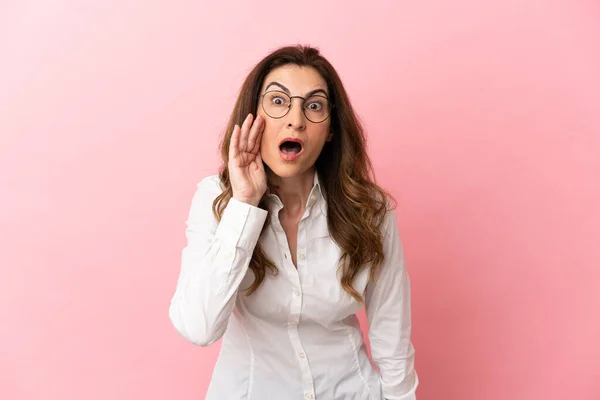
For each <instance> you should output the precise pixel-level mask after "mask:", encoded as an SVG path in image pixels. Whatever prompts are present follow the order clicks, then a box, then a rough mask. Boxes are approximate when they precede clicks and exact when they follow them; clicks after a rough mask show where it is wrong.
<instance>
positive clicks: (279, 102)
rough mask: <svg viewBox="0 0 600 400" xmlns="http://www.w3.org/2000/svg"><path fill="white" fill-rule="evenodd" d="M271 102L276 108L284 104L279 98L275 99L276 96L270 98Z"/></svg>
mask: <svg viewBox="0 0 600 400" xmlns="http://www.w3.org/2000/svg"><path fill="white" fill-rule="evenodd" d="M271 102H272V103H273V104H276V105H278V106H281V105H283V103H284V101H283V99H282V98H281V97H277V96H273V97H272V98H271Z"/></svg>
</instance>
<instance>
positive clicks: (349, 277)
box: [213, 45, 393, 302]
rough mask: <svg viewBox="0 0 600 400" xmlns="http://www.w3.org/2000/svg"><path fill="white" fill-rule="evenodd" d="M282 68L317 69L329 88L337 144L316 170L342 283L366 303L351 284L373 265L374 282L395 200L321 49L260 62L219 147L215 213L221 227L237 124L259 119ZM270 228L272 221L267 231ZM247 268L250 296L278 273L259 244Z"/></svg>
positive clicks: (285, 51)
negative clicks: (380, 180) (271, 81)
mask: <svg viewBox="0 0 600 400" xmlns="http://www.w3.org/2000/svg"><path fill="white" fill-rule="evenodd" d="M284 65H297V66H302V67H312V68H314V69H315V70H316V71H317V72H319V74H320V75H321V76H322V77H323V79H324V80H325V82H327V87H328V89H329V97H330V99H331V101H332V104H334V105H335V107H334V108H333V109H332V113H331V116H330V118H331V132H333V138H332V140H331V141H330V142H326V143H325V146H324V147H323V150H322V152H321V154H320V155H319V157H318V159H317V161H316V162H315V167H316V169H317V171H318V173H319V179H320V182H321V186H322V188H323V190H325V193H326V196H325V197H326V199H327V207H328V212H327V224H328V228H329V233H330V235H331V238H332V239H333V240H334V241H335V243H336V244H337V245H338V246H339V247H340V249H341V250H342V256H341V257H340V260H339V261H340V262H339V268H341V269H342V276H341V279H340V283H341V285H342V287H343V288H344V290H345V291H346V292H348V293H349V294H350V295H351V296H352V297H354V298H355V299H356V300H358V301H360V302H362V301H363V296H362V295H361V294H360V293H359V292H358V291H357V290H356V289H355V288H354V287H353V285H352V282H353V281H354V278H355V277H356V275H357V274H358V273H359V272H360V271H361V270H362V269H363V268H366V267H367V266H368V265H369V264H370V265H371V271H370V279H371V280H372V279H373V277H374V276H375V273H376V271H377V269H378V268H379V267H380V265H381V263H382V261H383V258H384V254H383V237H382V233H381V230H380V228H381V225H382V223H383V220H384V217H385V214H386V212H387V210H388V209H389V208H388V206H389V205H390V200H393V198H392V197H391V196H390V195H389V193H387V192H386V191H385V190H384V189H382V188H381V187H379V186H378V185H377V184H376V183H375V177H374V174H373V168H372V164H371V161H370V159H369V157H368V154H367V149H366V139H365V135H364V130H363V128H362V126H361V124H360V122H359V120H358V118H357V116H356V115H355V113H354V110H353V109H352V105H351V104H350V99H349V98H348V95H347V93H346V90H345V89H344V87H343V85H342V81H341V79H340V77H339V75H338V74H337V72H336V70H335V69H334V68H333V66H332V65H331V64H330V63H329V62H328V61H327V60H326V59H325V58H324V57H323V56H322V55H321V54H320V52H319V50H318V49H317V48H315V47H311V46H302V45H297V46H286V47H282V48H279V49H277V50H275V51H273V52H272V53H270V54H269V55H267V56H266V57H265V58H264V59H262V60H261V61H260V62H259V63H258V64H257V65H256V66H255V67H254V68H253V69H252V71H251V72H250V74H249V75H248V76H247V77H246V79H245V81H244V83H243V84H242V87H241V89H240V92H239V95H238V98H237V101H236V103H235V106H234V108H233V112H232V113H231V116H230V118H229V122H228V124H227V128H226V130H225V133H224V135H223V139H222V141H221V143H220V150H221V156H222V159H223V165H222V166H221V168H220V170H219V176H220V180H221V185H222V187H223V188H224V190H223V193H221V194H220V195H219V196H218V197H217V198H216V199H215V201H214V203H213V213H214V215H215V218H217V220H218V221H220V220H221V216H222V214H223V211H224V209H225V207H226V206H227V204H228V202H229V200H230V199H231V197H232V194H233V193H232V189H231V183H230V181H229V173H228V169H227V163H228V160H229V142H230V140H231V135H232V132H233V128H234V126H235V125H236V124H237V125H239V126H241V125H242V123H243V122H244V119H245V118H246V116H247V115H248V114H249V113H252V114H253V115H256V112H257V108H258V105H259V91H260V89H261V87H262V84H263V81H264V79H265V77H266V76H267V75H268V74H269V72H271V71H272V70H273V69H275V68H278V67H281V66H284ZM266 201H267V199H266V195H265V196H263V198H262V199H261V201H260V203H259V204H258V207H260V208H262V209H264V210H267V209H268V208H267V203H266ZM268 224H269V217H267V222H266V223H265V224H264V227H263V231H264V229H265V228H266V227H267V226H268ZM249 267H250V269H251V270H252V272H253V273H254V282H253V283H252V285H251V286H250V287H249V288H248V290H247V294H248V295H250V294H252V293H254V291H256V289H258V287H259V286H260V285H261V283H262V282H263V280H264V279H265V275H266V273H267V271H268V272H271V273H274V274H276V273H277V267H276V266H275V264H274V263H273V261H271V260H270V259H268V258H267V256H266V254H265V252H264V251H263V249H262V248H261V246H260V243H259V244H257V245H256V247H255V249H254V253H253V255H252V258H251V261H250V266H249Z"/></svg>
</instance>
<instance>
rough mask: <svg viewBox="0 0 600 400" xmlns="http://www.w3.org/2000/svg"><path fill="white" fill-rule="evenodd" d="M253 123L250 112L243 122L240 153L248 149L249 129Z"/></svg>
mask: <svg viewBox="0 0 600 400" xmlns="http://www.w3.org/2000/svg"><path fill="white" fill-rule="evenodd" d="M251 125H252V114H248V116H247V117H246V119H245V120H244V123H243V124H242V132H241V135H240V145H239V149H240V153H243V152H246V151H248V131H249V130H250V126H251Z"/></svg>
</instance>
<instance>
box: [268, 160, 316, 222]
mask: <svg viewBox="0 0 600 400" xmlns="http://www.w3.org/2000/svg"><path fill="white" fill-rule="evenodd" d="M315 173H316V172H315V168H314V167H313V168H311V169H309V170H308V171H306V172H304V173H302V174H300V175H296V176H291V177H287V178H284V177H280V176H277V175H275V174H274V173H272V172H271V174H270V175H269V186H270V187H271V191H272V192H273V193H274V194H276V195H277V196H278V197H279V198H280V199H281V202H282V203H283V210H281V212H282V213H283V214H284V215H286V216H289V217H299V216H301V215H302V214H303V213H304V210H305V209H306V202H307V200H308V196H309V195H310V191H311V190H312V187H313V182H314V176H315Z"/></svg>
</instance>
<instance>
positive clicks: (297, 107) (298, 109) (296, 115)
mask: <svg viewBox="0 0 600 400" xmlns="http://www.w3.org/2000/svg"><path fill="white" fill-rule="evenodd" d="M294 100H296V104H294ZM303 103H304V102H303V100H302V99H292V101H291V104H290V111H289V112H288V115H287V121H286V122H287V127H288V128H294V129H297V130H303V129H304V128H305V127H306V121H305V120H304V113H303V112H302V105H303Z"/></svg>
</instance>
